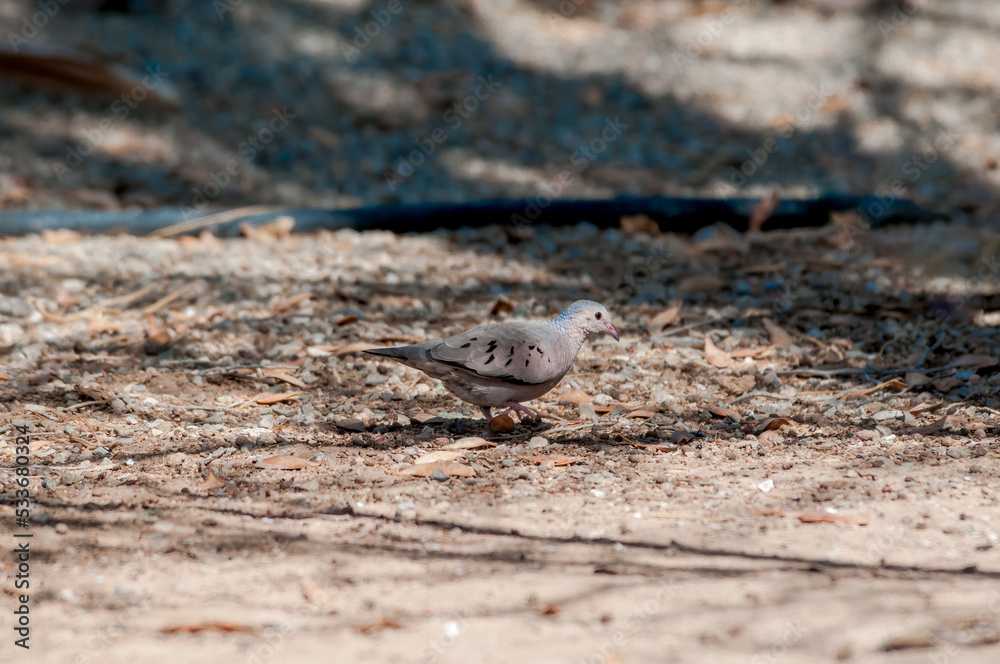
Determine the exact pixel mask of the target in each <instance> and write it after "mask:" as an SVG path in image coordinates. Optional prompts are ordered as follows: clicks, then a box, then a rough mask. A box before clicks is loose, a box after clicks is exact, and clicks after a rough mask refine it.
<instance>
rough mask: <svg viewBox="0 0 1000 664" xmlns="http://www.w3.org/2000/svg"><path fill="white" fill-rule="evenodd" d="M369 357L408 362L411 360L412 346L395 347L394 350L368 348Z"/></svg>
mask: <svg viewBox="0 0 1000 664" xmlns="http://www.w3.org/2000/svg"><path fill="white" fill-rule="evenodd" d="M365 352H366V353H368V354H369V355H380V356H381V357H391V358H392V359H394V360H409V359H412V358H413V346H396V347H395V348H369V349H368V350H366V351H365Z"/></svg>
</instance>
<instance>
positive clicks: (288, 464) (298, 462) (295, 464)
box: [261, 454, 319, 470]
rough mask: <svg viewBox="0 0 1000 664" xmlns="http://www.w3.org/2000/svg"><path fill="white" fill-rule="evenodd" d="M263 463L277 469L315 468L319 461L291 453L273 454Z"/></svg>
mask: <svg viewBox="0 0 1000 664" xmlns="http://www.w3.org/2000/svg"><path fill="white" fill-rule="evenodd" d="M261 463H263V464H266V465H268V466H270V467H272V468H275V469H277V470H299V469H300V468H313V467H315V466H318V465H319V463H318V462H316V461H310V460H309V459H303V458H301V457H297V456H292V455H290V454H281V455H278V456H273V457H270V458H267V459H264V460H263V461H261Z"/></svg>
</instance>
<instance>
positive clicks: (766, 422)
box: [754, 417, 798, 436]
mask: <svg viewBox="0 0 1000 664" xmlns="http://www.w3.org/2000/svg"><path fill="white" fill-rule="evenodd" d="M796 424H798V422H796V421H795V420H790V419H788V418H787V417H768V418H765V419H763V420H761V421H760V423H759V424H758V425H757V428H756V429H754V433H755V434H757V435H758V436H759V435H760V434H762V433H764V432H765V431H771V430H773V429H780V428H781V427H791V426H795V425H796Z"/></svg>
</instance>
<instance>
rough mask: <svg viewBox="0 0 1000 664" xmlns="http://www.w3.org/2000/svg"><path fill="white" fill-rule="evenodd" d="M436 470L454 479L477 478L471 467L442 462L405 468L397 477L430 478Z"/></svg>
mask: <svg viewBox="0 0 1000 664" xmlns="http://www.w3.org/2000/svg"><path fill="white" fill-rule="evenodd" d="M435 470H440V471H441V472H442V473H444V474H445V475H450V476H452V477H475V476H476V470H475V468H472V467H471V466H466V465H464V464H461V463H455V462H453V461H441V462H436V463H418V464H415V465H412V466H407V467H406V468H403V469H402V470H400V471H399V472H397V473H396V474H397V475H410V476H412V477H430V476H431V475H433V474H434V471H435Z"/></svg>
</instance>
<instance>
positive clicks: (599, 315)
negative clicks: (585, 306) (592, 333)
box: [594, 311, 601, 320]
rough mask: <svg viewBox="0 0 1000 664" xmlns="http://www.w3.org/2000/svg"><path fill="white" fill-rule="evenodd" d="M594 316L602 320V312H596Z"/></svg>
mask: <svg viewBox="0 0 1000 664" xmlns="http://www.w3.org/2000/svg"><path fill="white" fill-rule="evenodd" d="M594 318H596V319H597V320H601V312H600V311H598V312H597V313H596V314H594Z"/></svg>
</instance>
